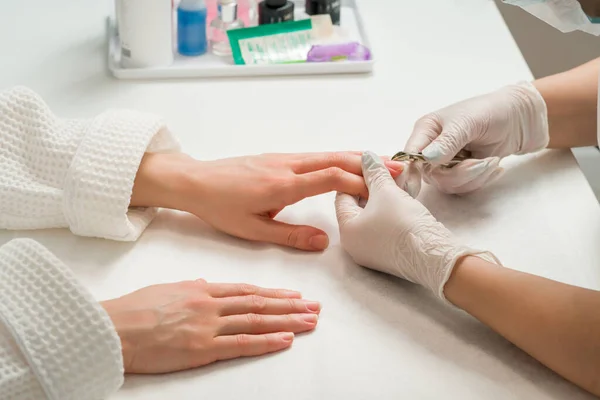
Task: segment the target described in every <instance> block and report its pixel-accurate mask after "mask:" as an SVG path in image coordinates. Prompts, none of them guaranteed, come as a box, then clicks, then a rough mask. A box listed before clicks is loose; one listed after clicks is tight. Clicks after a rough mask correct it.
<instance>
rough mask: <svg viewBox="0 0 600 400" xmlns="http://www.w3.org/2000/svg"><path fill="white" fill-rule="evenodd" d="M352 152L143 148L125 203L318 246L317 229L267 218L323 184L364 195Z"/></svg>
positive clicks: (323, 243) (249, 234) (321, 242)
mask: <svg viewBox="0 0 600 400" xmlns="http://www.w3.org/2000/svg"><path fill="white" fill-rule="evenodd" d="M360 157H361V156H360V153H351V152H346V153H308V154H263V155H259V156H249V157H239V158H230V159H223V160H216V161H197V160H193V159H191V158H189V157H187V156H183V155H179V154H175V155H164V154H163V155H161V154H147V155H146V156H145V157H144V160H143V161H142V164H141V166H140V171H139V172H138V176H137V178H136V183H135V187H134V194H133V197H132V202H131V204H132V205H134V206H161V207H167V208H175V209H179V210H182V211H188V212H191V213H193V214H195V215H196V216H198V217H200V218H201V219H203V220H204V221H205V222H207V223H208V224H210V225H211V226H213V227H215V228H217V229H219V230H221V231H223V232H225V233H228V234H230V235H233V236H238V237H240V238H243V239H248V240H253V241H263V242H271V243H276V244H281V245H284V246H289V247H295V248H297V249H301V250H308V251H320V250H324V249H325V248H327V246H328V244H329V239H328V237H327V234H326V233H325V232H324V231H322V230H320V229H317V228H315V227H311V226H296V225H289V224H285V223H282V222H278V221H275V220H274V218H275V216H276V215H277V214H278V213H279V212H280V211H281V210H282V209H283V208H285V207H286V206H289V205H291V204H294V203H297V202H299V201H301V200H303V199H305V198H307V197H311V196H316V195H319V194H323V193H327V192H331V191H340V192H344V193H350V194H352V195H357V196H362V197H367V195H368V191H367V188H366V186H365V183H364V179H363V178H362V170H361V161H360ZM385 165H386V167H387V168H388V169H389V170H390V173H391V174H392V176H394V177H396V176H398V175H399V174H400V173H401V172H402V168H403V164H402V163H399V162H393V161H385ZM168 171H172V172H171V173H169V172H168ZM145 188H147V189H145ZM161 188H162V189H161Z"/></svg>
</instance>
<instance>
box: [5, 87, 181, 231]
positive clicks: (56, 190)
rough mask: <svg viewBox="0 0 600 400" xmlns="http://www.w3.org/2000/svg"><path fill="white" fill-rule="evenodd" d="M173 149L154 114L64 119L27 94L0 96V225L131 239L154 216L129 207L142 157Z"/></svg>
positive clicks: (120, 113)
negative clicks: (66, 229) (58, 229)
mask: <svg viewBox="0 0 600 400" xmlns="http://www.w3.org/2000/svg"><path fill="white" fill-rule="evenodd" d="M176 151H179V144H178V143H177V140H176V139H175V138H174V136H173V135H172V134H171V133H170V132H169V130H168V129H167V128H166V127H165V124H164V122H163V121H162V119H161V118H159V117H157V116H154V115H151V114H145V113H140V112H135V111H122V110H112V111H107V112H105V113H103V114H100V115H99V116H97V117H96V118H92V119H89V120H66V119H60V118H58V117H56V116H55V115H54V114H53V113H52V112H51V111H50V109H49V108H48V106H47V105H46V104H45V103H44V101H43V100H42V99H41V98H40V97H39V96H38V95H37V94H36V93H34V92H32V91H31V90H29V89H26V88H21V87H19V88H14V89H11V90H7V91H4V92H0V228H3V229H43V228H64V227H68V228H69V229H70V230H71V231H72V232H73V233H75V234H77V235H82V236H92V237H103V238H108V239H114V240H125V241H131V240H136V239H137V238H138V237H139V236H140V234H141V233H142V232H143V230H144V229H145V228H146V227H147V226H148V224H149V223H150V221H151V220H152V218H153V217H154V216H155V214H156V210H155V209H152V208H147V209H140V208H135V209H134V208H129V203H130V200H131V194H132V190H133V183H134V180H135V176H136V174H137V171H138V168H139V165H140V162H141V159H142V157H143V155H144V153H145V152H176Z"/></svg>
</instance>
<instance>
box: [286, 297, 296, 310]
mask: <svg viewBox="0 0 600 400" xmlns="http://www.w3.org/2000/svg"><path fill="white" fill-rule="evenodd" d="M287 303H288V308H289V309H290V310H295V309H297V308H298V302H297V301H296V300H294V299H287Z"/></svg>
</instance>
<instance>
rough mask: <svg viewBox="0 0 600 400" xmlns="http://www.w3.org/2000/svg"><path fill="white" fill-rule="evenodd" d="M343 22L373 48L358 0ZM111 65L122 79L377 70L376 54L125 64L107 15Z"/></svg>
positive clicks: (347, 7) (346, 1) (350, 1)
mask: <svg viewBox="0 0 600 400" xmlns="http://www.w3.org/2000/svg"><path fill="white" fill-rule="evenodd" d="M303 3H304V2H303V1H296V6H297V9H298V10H299V14H303V11H304V7H303ZM341 26H342V28H343V30H344V31H345V32H346V33H347V34H348V35H349V36H350V40H351V41H358V42H360V43H362V44H363V45H365V46H367V47H368V48H369V49H370V48H371V45H370V42H369V39H368V37H367V34H366V31H365V27H364V24H363V20H362V17H361V15H360V11H359V9H358V5H357V2H356V0H343V1H342V18H341ZM107 35H108V68H109V69H110V71H111V72H112V73H113V75H114V76H115V77H116V78H118V79H169V78H204V77H225V76H265V75H312V74H348V73H369V72H371V71H373V65H374V62H375V58H374V57H372V60H370V61H354V62H351V61H338V62H328V63H304V64H278V65H234V64H233V61H231V62H230V63H228V62H227V61H225V60H223V59H221V58H219V57H217V56H214V55H212V54H206V55H203V56H200V57H183V56H180V55H175V61H174V63H173V64H172V65H171V66H169V67H161V68H123V67H121V49H120V45H119V40H118V37H117V36H116V29H115V23H114V20H113V19H112V18H107Z"/></svg>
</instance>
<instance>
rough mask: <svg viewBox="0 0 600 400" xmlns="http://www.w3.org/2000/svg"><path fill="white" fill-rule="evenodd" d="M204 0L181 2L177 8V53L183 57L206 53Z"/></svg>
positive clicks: (205, 11)
mask: <svg viewBox="0 0 600 400" xmlns="http://www.w3.org/2000/svg"><path fill="white" fill-rule="evenodd" d="M207 14H208V11H207V9H206V3H205V1H204V0H181V3H180V4H179V7H177V51H178V52H179V54H181V55H184V56H200V55H202V54H204V53H206V51H207V49H208V43H207V39H206V17H207Z"/></svg>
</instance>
